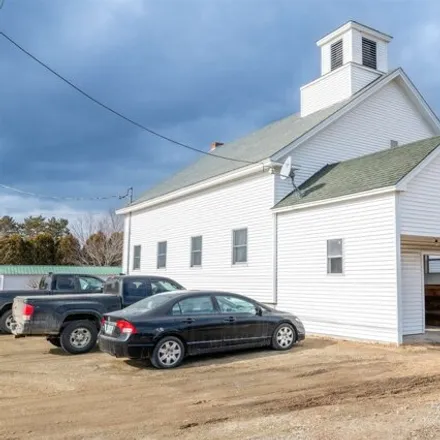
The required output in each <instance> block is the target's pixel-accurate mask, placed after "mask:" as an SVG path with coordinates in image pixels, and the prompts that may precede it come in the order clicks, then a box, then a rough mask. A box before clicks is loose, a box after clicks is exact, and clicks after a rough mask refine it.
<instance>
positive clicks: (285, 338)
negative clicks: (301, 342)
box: [272, 322, 296, 350]
mask: <svg viewBox="0 0 440 440" xmlns="http://www.w3.org/2000/svg"><path fill="white" fill-rule="evenodd" d="M295 342H296V331H295V329H294V327H293V325H291V324H288V323H287V322H285V323H283V324H280V325H279V326H278V327H277V328H276V330H275V331H274V333H273V336H272V348H274V349H275V350H289V349H290V348H292V347H293V345H294V344H295Z"/></svg>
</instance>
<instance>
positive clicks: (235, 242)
mask: <svg viewBox="0 0 440 440" xmlns="http://www.w3.org/2000/svg"><path fill="white" fill-rule="evenodd" d="M247 246H248V231H247V229H235V230H233V231H232V264H240V263H247V260H248V255H247V254H248V252H247Z"/></svg>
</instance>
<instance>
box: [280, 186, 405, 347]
mask: <svg viewBox="0 0 440 440" xmlns="http://www.w3.org/2000/svg"><path fill="white" fill-rule="evenodd" d="M394 219H395V196H394V195H383V196H380V197H375V198H368V199H363V200H358V201H352V202H351V203H340V204H334V205H328V206H325V207H324V206H322V207H320V208H312V209H304V210H298V211H290V212H286V213H280V214H278V231H277V232H278V237H279V241H278V245H277V246H278V248H277V254H278V267H277V273H278V283H277V299H278V304H277V307H278V308H279V309H280V310H286V311H290V312H293V313H295V314H297V315H298V316H299V318H300V319H302V320H303V321H304V323H305V327H306V331H307V332H309V333H317V334H325V335H333V336H339V337H346V338H359V339H366V340H377V341H387V342H397V341H398V328H397V261H396V258H397V257H396V230H395V220H394ZM328 239H343V240H344V242H343V243H344V244H343V253H344V274H343V275H328V274H327V240H328Z"/></svg>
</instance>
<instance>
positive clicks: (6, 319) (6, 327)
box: [0, 310, 14, 333]
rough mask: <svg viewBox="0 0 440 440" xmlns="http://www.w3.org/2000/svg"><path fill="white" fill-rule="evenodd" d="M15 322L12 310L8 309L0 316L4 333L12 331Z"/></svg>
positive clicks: (0, 327)
mask: <svg viewBox="0 0 440 440" xmlns="http://www.w3.org/2000/svg"><path fill="white" fill-rule="evenodd" d="M13 324H14V317H13V316H12V310H6V312H4V313H3V315H2V316H0V330H1V331H3V332H4V333H12V325H13Z"/></svg>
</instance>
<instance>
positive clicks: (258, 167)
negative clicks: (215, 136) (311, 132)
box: [116, 160, 277, 215]
mask: <svg viewBox="0 0 440 440" xmlns="http://www.w3.org/2000/svg"><path fill="white" fill-rule="evenodd" d="M274 165H277V164H274V163H273V162H272V161H270V160H266V161H263V162H259V163H257V164H254V165H250V166H244V167H243V168H239V169H238V170H235V171H230V172H228V173H224V174H221V175H220V176H216V177H213V178H211V179H208V180H204V181H202V182H199V183H195V184H194V185H190V186H188V187H185V188H182V189H179V190H177V191H172V192H170V193H168V194H165V195H163V196H160V197H156V198H153V199H150V200H145V201H144V202H140V203H137V204H135V205H131V206H127V207H125V208H121V209H118V210H117V211H116V214H118V215H120V214H128V213H129V212H135V211H139V210H141V209H145V208H150V207H152V206H155V205H159V204H160V203H165V202H169V201H171V200H175V199H178V198H180V197H184V196H187V195H190V194H194V193H196V192H199V191H203V190H205V189H209V188H212V187H215V186H217V185H221V184H224V183H227V182H231V181H234V180H237V179H241V178H243V177H247V176H250V175H252V174H256V173H259V172H264V171H265V170H266V168H268V167H271V166H274Z"/></svg>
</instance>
